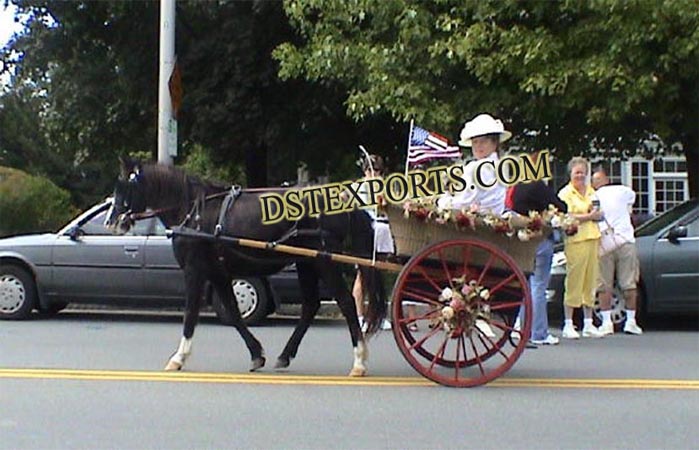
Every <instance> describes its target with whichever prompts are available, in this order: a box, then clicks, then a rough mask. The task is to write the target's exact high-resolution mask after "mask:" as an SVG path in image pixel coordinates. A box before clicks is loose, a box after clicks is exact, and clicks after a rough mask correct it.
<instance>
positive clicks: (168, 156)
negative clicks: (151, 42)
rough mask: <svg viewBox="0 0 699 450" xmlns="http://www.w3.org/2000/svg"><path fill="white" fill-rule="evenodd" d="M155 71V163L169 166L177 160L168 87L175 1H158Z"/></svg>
mask: <svg viewBox="0 0 699 450" xmlns="http://www.w3.org/2000/svg"><path fill="white" fill-rule="evenodd" d="M159 67H160V70H159V74H158V163H160V164H165V165H168V166H171V165H172V158H173V156H177V120H176V118H175V117H174V115H173V113H172V101H171V98H170V89H169V83H168V82H169V80H170V76H171V75H172V73H173V69H174V67H175V0H160V64H159Z"/></svg>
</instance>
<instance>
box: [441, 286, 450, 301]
mask: <svg viewBox="0 0 699 450" xmlns="http://www.w3.org/2000/svg"><path fill="white" fill-rule="evenodd" d="M453 296H454V292H453V291H452V290H451V289H450V288H444V290H443V291H442V293H441V294H439V298H441V299H442V300H451V298H452V297H453Z"/></svg>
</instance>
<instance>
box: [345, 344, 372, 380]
mask: <svg viewBox="0 0 699 450" xmlns="http://www.w3.org/2000/svg"><path fill="white" fill-rule="evenodd" d="M368 357H369V347H368V346H367V345H366V343H365V342H364V341H359V342H358V343H357V346H356V347H354V365H353V366H352V370H351V371H350V373H349V375H350V376H351V377H363V376H364V375H366V372H367V370H366V360H367V359H368Z"/></svg>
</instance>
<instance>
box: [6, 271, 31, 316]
mask: <svg viewBox="0 0 699 450" xmlns="http://www.w3.org/2000/svg"><path fill="white" fill-rule="evenodd" d="M25 299H26V293H25V292H24V285H23V284H22V282H21V281H20V280H19V279H18V278H16V277H14V276H12V275H5V276H2V277H0V311H2V312H3V313H6V314H12V313H14V312H16V311H17V310H19V309H20V308H21V307H22V304H23V303H24V301H25Z"/></svg>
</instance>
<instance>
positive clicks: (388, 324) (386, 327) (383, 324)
mask: <svg viewBox="0 0 699 450" xmlns="http://www.w3.org/2000/svg"><path fill="white" fill-rule="evenodd" d="M381 329H382V330H390V329H391V322H389V321H388V320H386V319H384V320H383V322H381Z"/></svg>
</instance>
